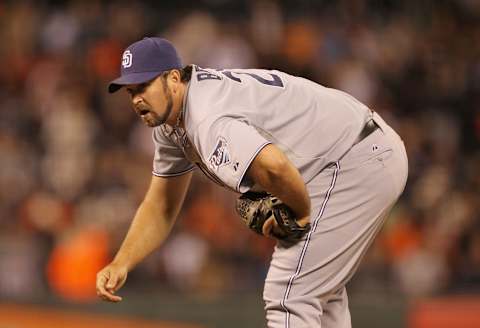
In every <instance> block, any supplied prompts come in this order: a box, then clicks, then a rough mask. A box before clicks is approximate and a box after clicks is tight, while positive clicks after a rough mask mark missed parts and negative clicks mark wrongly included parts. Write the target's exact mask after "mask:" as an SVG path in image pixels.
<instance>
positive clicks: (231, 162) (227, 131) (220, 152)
mask: <svg viewBox="0 0 480 328" xmlns="http://www.w3.org/2000/svg"><path fill="white" fill-rule="evenodd" d="M194 139H195V144H196V147H197V149H198V150H199V152H200V155H201V157H202V158H203V161H204V163H206V165H207V166H208V169H209V170H210V171H211V172H212V173H213V174H214V175H216V176H217V177H218V178H219V179H220V180H221V181H222V182H223V183H225V184H226V185H227V186H228V187H230V188H232V189H234V190H236V191H238V192H241V193H244V192H247V191H248V190H249V189H250V188H251V187H252V186H253V183H252V181H249V180H248V179H247V178H245V173H246V171H247V169H248V167H249V166H250V164H251V163H252V161H253V159H254V158H255V157H256V155H257V154H258V153H259V152H260V150H262V149H263V147H265V146H266V145H268V144H269V143H270V142H269V141H268V140H266V139H265V138H264V137H263V136H261V135H260V134H259V133H258V132H257V130H256V129H255V128H254V127H252V126H251V125H249V124H248V123H246V122H244V121H241V120H238V119H233V118H227V117H222V118H220V119H216V120H214V121H213V122H212V121H211V120H207V121H204V122H202V124H200V126H199V127H198V130H197V134H196V137H195V138H194Z"/></svg>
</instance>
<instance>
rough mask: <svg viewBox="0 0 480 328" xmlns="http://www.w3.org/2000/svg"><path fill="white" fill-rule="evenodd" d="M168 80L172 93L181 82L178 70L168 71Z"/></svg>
mask: <svg viewBox="0 0 480 328" xmlns="http://www.w3.org/2000/svg"><path fill="white" fill-rule="evenodd" d="M168 80H169V82H170V85H171V87H172V91H173V92H174V93H175V92H177V90H178V86H179V84H180V83H181V82H182V78H181V75H180V71H179V70H176V69H174V70H172V71H170V74H168Z"/></svg>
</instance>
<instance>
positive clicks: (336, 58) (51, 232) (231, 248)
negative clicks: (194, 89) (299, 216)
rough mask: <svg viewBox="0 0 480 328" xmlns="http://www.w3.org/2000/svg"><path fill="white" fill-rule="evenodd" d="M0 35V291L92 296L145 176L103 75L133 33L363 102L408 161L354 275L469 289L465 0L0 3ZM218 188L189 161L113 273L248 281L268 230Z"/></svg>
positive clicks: (474, 162)
mask: <svg viewBox="0 0 480 328" xmlns="http://www.w3.org/2000/svg"><path fill="white" fill-rule="evenodd" d="M0 36H1V40H2V42H1V43H0V58H1V65H0V85H1V88H0V163H1V169H0V298H13V299H26V300H29V299H33V298H35V297H37V296H38V295H45V294H54V295H56V296H58V297H61V298H63V299H66V300H72V301H87V302H88V301H92V300H94V298H95V291H94V280H95V274H96V272H97V270H98V269H100V268H101V267H102V266H103V265H105V264H106V263H108V261H109V260H111V258H112V256H113V254H114V253H115V251H116V249H118V247H119V245H120V242H121V241H122V239H123V237H124V235H125V233H126V229H127V228H128V225H129V222H130V220H131V218H132V216H133V215H134V213H135V210H136V207H137V206H138V204H139V202H140V201H141V200H142V198H143V195H144V193H145V191H146V188H147V187H148V183H149V181H150V177H151V169H152V156H153V144H152V141H151V130H149V128H147V127H145V126H143V124H142V123H141V122H140V120H139V119H138V118H137V117H136V116H135V115H134V112H133V111H132V110H131V108H130V105H129V102H128V98H127V96H126V94H125V93H123V92H119V93H118V94H114V95H109V94H108V93H107V91H106V87H107V83H108V81H109V80H111V79H113V78H114V77H116V76H117V74H118V71H119V67H120V57H121V54H122V50H123V49H124V48H125V47H126V46H127V45H128V44H130V43H131V42H134V41H136V40H138V39H140V38H142V37H144V36H162V37H166V38H168V39H170V40H171V41H172V42H173V43H174V44H175V45H176V46H177V48H178V51H179V53H180V55H181V57H182V59H183V61H184V63H185V64H188V63H195V64H198V65H200V66H204V67H214V68H249V67H255V68H272V69H280V70H283V71H286V72H288V73H291V74H294V75H300V76H304V77H307V78H310V79H312V80H314V81H317V82H319V83H322V84H324V85H327V86H330V87H334V88H338V89H341V90H344V91H347V92H349V93H351V94H352V95H354V96H355V97H357V98H358V99H360V100H361V101H363V102H364V103H366V104H367V105H368V106H370V107H371V108H372V109H374V110H376V111H378V112H379V113H380V114H381V115H382V116H383V117H384V118H385V119H386V120H387V121H388V122H389V123H390V124H391V125H392V126H393V127H394V128H395V129H396V130H397V131H398V132H399V134H400V135H401V136H402V138H403V140H404V141H405V144H406V147H407V151H408V156H409V166H410V177H409V181H408V184H407V187H406V191H405V193H404V195H403V196H402V198H401V199H400V201H399V202H398V204H397V206H396V207H395V208H394V210H393V213H392V215H391V217H390V219H389V220H388V221H387V224H386V226H385V228H384V229H383V231H382V232H381V234H380V236H379V237H378V238H377V240H376V242H375V244H374V245H373V246H372V249H371V250H370V252H369V253H368V255H367V257H366V259H365V261H364V263H363V265H362V266H361V268H360V270H359V272H358V275H357V277H356V278H355V279H354V281H353V282H352V284H353V286H355V284H357V285H360V284H361V285H362V286H363V287H365V286H372V288H380V289H381V288H388V289H389V290H393V291H395V292H398V293H400V294H402V295H407V296H408V297H418V296H425V295H435V294H439V293H448V292H464V291H469V292H471V291H475V290H477V291H480V147H479V146H480V42H479V41H480V2H479V1H475V0H451V1H447V0H445V1H436V0H423V1H414V0H411V1H410V0H409V1H394V0H354V1H353V0H352V1H350V0H343V1H307V0H300V1H286V0H283V1H280V0H278V1H276V0H260V1H253V0H251V1H247V0H243V1H233V0H202V1H181V2H180V1H175V2H171V3H170V2H164V1H158V2H155V1H144V2H136V1H98V0H97V1H81V0H71V1H65V2H64V1H33V0H32V1H10V2H9V1H7V2H1V3H0ZM235 197H236V195H233V194H230V193H228V192H224V191H223V190H221V189H220V188H218V187H217V186H214V185H212V184H211V183H210V182H208V181H207V180H206V179H205V178H204V177H203V176H202V175H201V173H198V172H197V173H195V177H194V181H193V185H192V187H191V190H190V192H189V194H188V196H187V200H186V203H185V206H184V208H183V210H182V212H181V214H180V216H179V218H178V220H177V224H176V226H175V228H174V231H173V233H172V235H171V236H170V238H169V239H168V240H167V242H166V244H165V245H164V247H163V248H162V249H160V250H159V251H156V252H155V253H154V254H152V256H150V257H149V258H148V259H147V260H146V261H145V262H143V263H142V264H141V265H140V266H139V267H138V268H137V269H136V270H134V271H133V272H132V273H131V276H130V278H129V284H131V285H132V286H137V285H138V286H142V285H143V286H144V287H145V285H147V286H158V288H161V289H172V290H177V291H184V292H187V293H199V294H202V295H205V296H206V297H208V296H212V295H215V294H218V293H223V292H228V291H235V290H253V289H255V290H259V289H261V288H262V285H263V279H264V276H265V274H266V270H267V269H268V262H269V257H270V254H271V251H272V246H273V241H271V240H267V239H265V238H261V237H259V236H256V235H254V234H253V233H252V232H250V231H248V230H247V229H245V228H244V227H243V225H242V224H241V223H240V222H239V219H238V218H237V217H236V215H235V214H234V212H233V202H234V199H235ZM132 288H133V287H132Z"/></svg>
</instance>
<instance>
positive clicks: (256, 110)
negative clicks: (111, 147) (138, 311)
mask: <svg viewBox="0 0 480 328" xmlns="http://www.w3.org/2000/svg"><path fill="white" fill-rule="evenodd" d="M122 87H123V88H124V89H126V91H127V92H128V93H129V94H130V97H131V101H132V105H133V108H134V110H135V112H136V113H137V114H138V116H139V117H140V118H141V119H142V120H143V121H144V122H145V123H146V124H147V125H148V126H150V127H152V128H153V141H154V143H155V154H154V160H153V176H152V180H151V184H150V187H149V189H148V191H147V193H146V196H145V199H144V200H143V202H142V203H141V205H140V207H139V208H138V211H137V213H136V215H135V217H134V219H133V222H132V224H131V226H130V229H129V231H128V233H127V236H126V237H125V240H124V242H123V243H122V246H121V247H120V249H119V251H118V253H117V254H116V256H115V258H114V260H113V261H112V263H110V264H109V265H107V266H106V267H105V268H104V269H103V270H101V271H100V272H99V273H98V275H97V293H98V295H99V296H100V297H101V298H103V299H105V300H107V301H112V302H118V301H120V300H121V299H122V298H121V297H120V296H118V295H116V292H117V291H118V289H119V288H120V287H122V285H123V284H124V283H125V280H126V278H127V273H128V272H129V271H130V270H131V269H132V268H133V267H134V266H135V265H136V264H137V263H138V262H140V261H141V260H142V259H143V258H144V257H145V256H147V255H148V254H149V253H150V252H152V251H153V250H154V249H156V248H157V247H158V246H159V245H160V244H161V243H162V242H163V241H164V240H165V238H166V237H167V235H168V233H169V231H170V230H171V228H172V225H173V224H174V221H175V218H176V216H177V214H178V212H179V209H180V207H181V205H182V203H183V200H184V197H185V193H186V190H187V188H188V185H189V183H190V179H191V175H192V170H193V169H195V168H199V169H200V170H202V172H203V173H204V174H205V175H207V176H208V177H209V178H210V179H211V180H212V181H213V182H215V183H217V184H219V185H221V186H223V187H225V188H226V189H229V190H231V191H233V192H237V193H239V194H241V197H240V198H239V200H238V203H237V211H238V213H239V215H240V217H241V218H242V219H243V221H244V222H245V224H246V225H247V226H248V227H249V228H251V229H252V230H254V231H256V232H257V233H260V234H263V235H265V236H272V237H274V238H276V239H277V240H278V242H277V245H276V246H275V250H274V253H273V256H272V260H271V263H270V268H269V272H268V275H267V278H266V281H265V288H264V294H263V298H264V300H265V310H266V319H267V325H268V327H270V328H289V327H290V328H307V327H308V328H312V327H322V328H330V327H341V328H345V327H351V320H350V313H349V309H348V297H347V292H346V290H345V284H346V283H347V282H348V281H349V279H350V278H351V277H352V275H353V274H354V272H355V270H356V269H357V267H358V265H359V262H360V260H361V259H362V256H363V255H364V254H365V252H366V251H367V248H368V246H369V245H370V244H371V243H372V241H373V240H374V238H375V236H376V235H377V233H378V231H379V230H380V228H381V227H382V224H383V222H384V220H385V218H386V216H387V214H388V212H389V211H390V209H391V207H392V206H393V205H394V203H395V202H396V200H397V199H398V197H399V196H400V194H401V193H402V191H403V189H404V186H405V183H406V179H407V171H408V169H407V166H408V165H407V157H406V152H405V148H404V145H403V143H402V141H401V139H400V138H399V136H398V135H397V134H396V133H395V132H394V131H393V130H392V128H391V127H389V126H388V125H387V124H386V123H385V122H384V121H383V119H382V118H381V117H380V116H379V115H378V114H377V113H375V112H373V111H372V110H370V109H369V108H368V107H366V106H365V105H363V104H362V103H360V102H359V101H357V100H356V99H355V98H353V97H352V96H350V95H348V94H346V93H344V92H341V91H339V90H335V89H330V88H326V87H323V86H321V85H319V84H316V83H314V82H312V81H309V80H306V79H303V78H300V77H295V76H291V75H288V74H286V73H283V72H280V71H269V70H260V69H232V70H215V69H206V68H201V67H199V66H196V65H189V66H186V67H183V66H182V64H181V61H180V59H179V57H178V55H177V52H176V51H175V48H174V46H173V45H172V44H171V43H170V42H168V41H167V40H165V39H160V38H145V39H143V40H140V41H138V42H136V43H133V44H132V45H130V46H129V47H128V48H127V49H126V50H125V52H124V53H123V57H122V65H121V76H120V77H119V78H118V79H116V80H114V81H112V82H111V83H110V85H109V91H110V92H115V91H117V90H118V89H120V88H122Z"/></svg>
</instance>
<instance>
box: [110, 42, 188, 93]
mask: <svg viewBox="0 0 480 328" xmlns="http://www.w3.org/2000/svg"><path fill="white" fill-rule="evenodd" d="M181 68H182V62H181V60H180V57H179V56H178V54H177V51H176V50H175V47H174V46H173V44H172V43H171V42H170V41H168V40H165V39H162V38H144V39H143V40H140V41H137V42H135V43H132V44H131V45H129V46H128V48H127V49H125V51H124V52H123V55H122V64H121V67H120V72H121V73H120V77H119V78H117V79H115V80H113V81H112V82H110V84H109V85H108V92H110V93H113V92H115V91H117V90H119V89H120V88H121V87H122V86H124V85H128V84H139V83H145V82H148V81H150V80H153V79H154V78H156V77H157V76H159V75H160V74H162V73H163V72H165V71H169V70H171V69H181Z"/></svg>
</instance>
